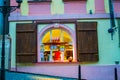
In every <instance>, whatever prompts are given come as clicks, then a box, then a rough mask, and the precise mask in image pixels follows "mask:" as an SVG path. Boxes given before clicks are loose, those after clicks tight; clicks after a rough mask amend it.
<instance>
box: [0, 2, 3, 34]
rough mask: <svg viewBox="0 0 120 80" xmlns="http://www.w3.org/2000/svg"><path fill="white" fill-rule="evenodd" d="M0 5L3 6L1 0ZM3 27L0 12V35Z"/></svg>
mask: <svg viewBox="0 0 120 80" xmlns="http://www.w3.org/2000/svg"><path fill="white" fill-rule="evenodd" d="M0 6H3V0H0ZM2 27H3V17H2V13H0V35H2V29H3V28H2Z"/></svg>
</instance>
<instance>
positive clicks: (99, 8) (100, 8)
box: [95, 0, 105, 13]
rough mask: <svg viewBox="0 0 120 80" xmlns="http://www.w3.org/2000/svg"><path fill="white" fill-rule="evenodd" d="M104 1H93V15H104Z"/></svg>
mask: <svg viewBox="0 0 120 80" xmlns="http://www.w3.org/2000/svg"><path fill="white" fill-rule="evenodd" d="M104 4H105V3H104V0H95V13H105V6H104Z"/></svg>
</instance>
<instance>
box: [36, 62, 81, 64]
mask: <svg viewBox="0 0 120 80" xmlns="http://www.w3.org/2000/svg"><path fill="white" fill-rule="evenodd" d="M35 64H36V65H39V64H43V65H52V64H57V65H62V64H64V65H71V64H72V65H79V64H80V63H79V62H38V63H35Z"/></svg>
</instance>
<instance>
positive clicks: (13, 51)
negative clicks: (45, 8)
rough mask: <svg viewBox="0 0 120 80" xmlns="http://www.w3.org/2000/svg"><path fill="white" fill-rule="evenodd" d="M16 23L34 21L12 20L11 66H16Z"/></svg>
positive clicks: (10, 30) (10, 32)
mask: <svg viewBox="0 0 120 80" xmlns="http://www.w3.org/2000/svg"><path fill="white" fill-rule="evenodd" d="M16 23H32V21H25V22H10V29H9V34H10V36H11V39H12V42H11V43H12V44H11V67H12V68H15V67H16Z"/></svg>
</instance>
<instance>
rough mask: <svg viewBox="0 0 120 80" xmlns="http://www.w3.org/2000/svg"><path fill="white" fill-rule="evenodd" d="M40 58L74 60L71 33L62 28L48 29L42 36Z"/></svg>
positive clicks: (51, 60) (60, 60)
mask: <svg viewBox="0 0 120 80" xmlns="http://www.w3.org/2000/svg"><path fill="white" fill-rule="evenodd" d="M40 58H41V61H42V62H72V60H73V44H72V38H71V35H70V34H69V33H68V32H67V31H65V30H63V29H60V28H56V29H55V28H53V29H50V30H48V31H47V32H46V33H45V34H44V35H43V37H42V44H41V45H40Z"/></svg>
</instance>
